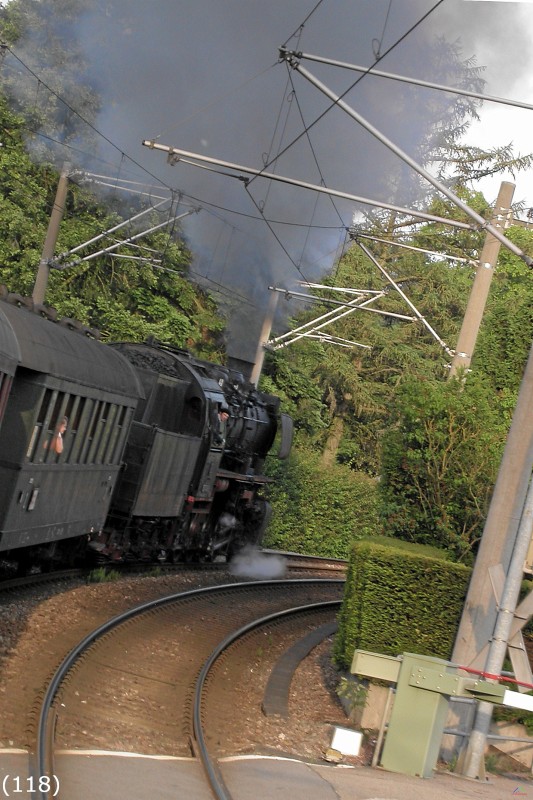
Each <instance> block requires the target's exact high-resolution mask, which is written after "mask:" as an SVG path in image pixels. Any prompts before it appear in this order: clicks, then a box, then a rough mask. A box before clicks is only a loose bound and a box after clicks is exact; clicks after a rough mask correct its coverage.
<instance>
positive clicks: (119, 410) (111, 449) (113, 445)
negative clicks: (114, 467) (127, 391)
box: [103, 406, 128, 464]
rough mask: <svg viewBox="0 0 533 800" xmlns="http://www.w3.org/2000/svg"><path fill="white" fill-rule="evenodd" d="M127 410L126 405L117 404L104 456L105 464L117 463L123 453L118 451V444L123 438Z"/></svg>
mask: <svg viewBox="0 0 533 800" xmlns="http://www.w3.org/2000/svg"><path fill="white" fill-rule="evenodd" d="M127 410H128V409H127V407H126V406H115V409H114V411H115V415H114V418H113V425H112V426H111V430H110V435H109V439H108V441H107V447H106V451H105V455H104V457H103V463H104V464H115V463H116V462H117V461H120V456H121V455H122V453H121V452H118V446H117V445H118V442H119V440H120V439H121V438H122V437H121V434H122V430H123V427H124V418H125V416H126V411H127Z"/></svg>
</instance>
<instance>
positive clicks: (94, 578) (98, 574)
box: [87, 567, 120, 583]
mask: <svg viewBox="0 0 533 800" xmlns="http://www.w3.org/2000/svg"><path fill="white" fill-rule="evenodd" d="M119 578H120V572H117V570H116V569H107V568H106V567H97V568H96V569H93V570H91V571H90V572H89V575H88V576H87V580H88V582H89V583H112V582H113V581H116V580H118V579H119Z"/></svg>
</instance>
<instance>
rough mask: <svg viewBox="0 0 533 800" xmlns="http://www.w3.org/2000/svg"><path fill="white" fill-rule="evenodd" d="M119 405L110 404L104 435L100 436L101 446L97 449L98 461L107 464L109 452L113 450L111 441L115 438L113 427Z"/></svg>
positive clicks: (114, 426) (115, 424) (115, 423)
mask: <svg viewBox="0 0 533 800" xmlns="http://www.w3.org/2000/svg"><path fill="white" fill-rule="evenodd" d="M119 411H120V407H119V406H117V405H114V404H113V405H110V408H109V414H108V417H107V424H106V429H105V432H104V435H103V437H102V442H101V446H100V448H99V450H98V463H99V464H109V463H110V461H109V458H110V454H112V452H113V441H114V438H115V429H116V427H117V420H118V416H119Z"/></svg>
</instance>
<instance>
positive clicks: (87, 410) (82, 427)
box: [70, 397, 94, 464]
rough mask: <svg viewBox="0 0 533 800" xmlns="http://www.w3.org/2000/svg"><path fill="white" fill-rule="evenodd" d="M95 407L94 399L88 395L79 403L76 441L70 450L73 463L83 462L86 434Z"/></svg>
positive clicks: (75, 421)
mask: <svg viewBox="0 0 533 800" xmlns="http://www.w3.org/2000/svg"><path fill="white" fill-rule="evenodd" d="M93 409H94V400H91V399H90V398H88V397H83V398H82V399H81V400H80V403H79V405H78V409H77V412H76V417H75V420H74V425H75V430H76V436H75V439H74V442H73V444H72V450H71V452H70V460H71V461H72V463H73V464H81V463H83V462H82V452H83V450H84V449H85V448H84V446H85V435H86V433H87V430H88V427H89V424H90V421H91V418H92V414H93Z"/></svg>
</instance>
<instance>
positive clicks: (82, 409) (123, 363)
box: [0, 295, 292, 568]
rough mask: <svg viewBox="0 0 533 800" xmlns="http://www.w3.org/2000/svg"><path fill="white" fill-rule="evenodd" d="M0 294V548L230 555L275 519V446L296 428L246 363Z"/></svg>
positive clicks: (14, 554) (103, 555) (164, 556)
mask: <svg viewBox="0 0 533 800" xmlns="http://www.w3.org/2000/svg"><path fill="white" fill-rule="evenodd" d="M5 300H6V302H1V303H0V559H3V560H4V561H13V562H17V563H18V564H19V566H20V565H23V566H25V567H27V566H30V565H31V564H35V563H38V564H40V565H41V566H43V567H45V568H46V567H47V565H50V564H51V563H53V562H55V561H61V562H72V561H73V560H74V559H75V558H77V556H78V555H79V554H80V553H81V552H83V551H85V550H86V548H87V547H88V549H89V551H90V552H92V553H93V554H95V555H97V556H98V558H99V559H100V560H104V559H111V560H113V559H120V560H122V559H124V558H128V557H136V558H145V559H159V560H181V559H199V558H201V559H210V558H213V557H214V556H216V555H225V556H226V557H229V556H230V555H231V554H232V553H234V552H235V551H236V550H238V549H240V548H241V547H242V546H244V545H245V544H248V543H253V544H259V543H260V542H261V538H262V535H263V533H264V530H265V528H266V525H267V524H268V519H269V513H270V507H269V504H268V502H267V500H266V488H267V484H268V483H269V479H268V478H266V477H265V476H264V475H263V464H264V460H265V457H266V455H267V454H268V453H269V451H270V450H271V448H272V447H273V444H274V439H275V438H277V440H279V453H278V455H279V457H281V458H284V457H286V456H287V455H288V452H289V450H290V445H291V439H292V424H291V420H290V418H289V417H287V416H286V415H284V414H280V412H279V400H278V398H276V397H273V396H271V395H267V394H265V393H262V392H259V391H257V389H256V388H255V387H254V386H253V384H251V383H249V382H248V381H247V380H246V379H245V378H244V377H243V375H242V373H240V372H238V371H236V370H232V369H229V368H225V367H222V366H218V365H216V364H210V363H207V362H203V361H200V360H198V359H195V358H193V357H192V356H191V355H190V354H188V353H187V352H185V351H181V350H173V349H170V348H165V347H163V346H161V345H158V344H156V343H154V342H150V343H146V344H130V343H124V344H115V345H103V344H102V343H100V342H98V341H96V339H95V338H94V331H91V330H89V329H87V328H84V327H83V326H81V325H80V324H79V323H76V322H75V321H73V320H69V319H64V318H63V319H62V320H59V321H54V320H53V319H50V318H48V319H47V318H46V317H53V316H54V314H53V310H51V309H46V308H43V307H39V308H36V309H32V303H31V301H26V300H24V299H23V298H20V297H19V296H17V295H8V296H7V297H6V298H5Z"/></svg>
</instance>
